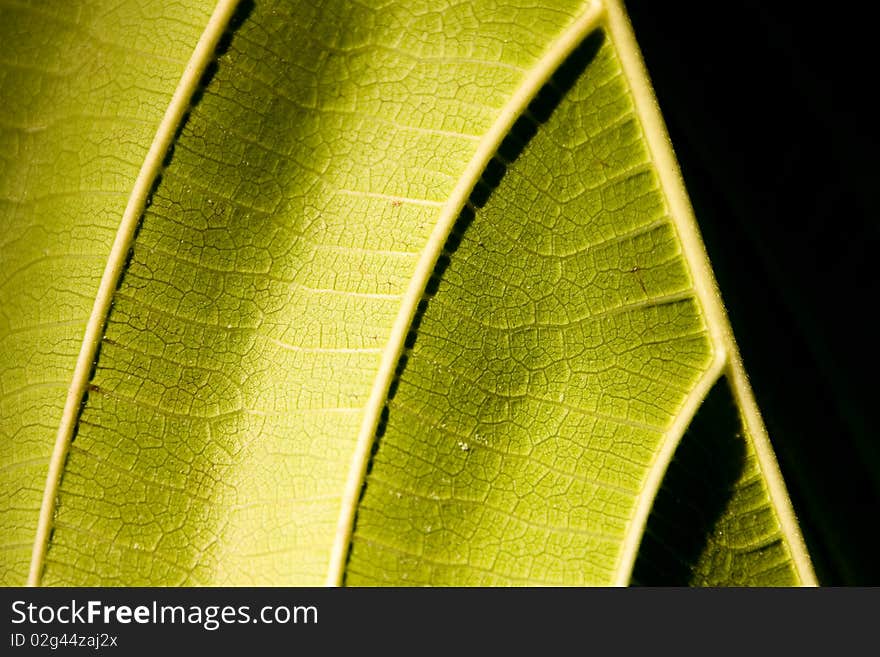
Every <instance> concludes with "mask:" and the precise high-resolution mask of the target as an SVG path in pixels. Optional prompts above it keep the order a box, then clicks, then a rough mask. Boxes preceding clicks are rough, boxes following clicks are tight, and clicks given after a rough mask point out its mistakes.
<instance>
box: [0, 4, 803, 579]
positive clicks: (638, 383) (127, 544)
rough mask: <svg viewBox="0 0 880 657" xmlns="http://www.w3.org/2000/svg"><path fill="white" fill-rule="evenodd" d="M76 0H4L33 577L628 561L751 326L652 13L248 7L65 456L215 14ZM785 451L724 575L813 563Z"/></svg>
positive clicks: (127, 290)
mask: <svg viewBox="0 0 880 657" xmlns="http://www.w3.org/2000/svg"><path fill="white" fill-rule="evenodd" d="M66 7H67V6H66V5H64V6H61V7H55V6H53V7H52V9H51V12H50V10H49V9H46V8H38V9H35V8H33V7H29V6H19V5H11V4H4V5H3V9H2V11H3V16H2V17H0V25H2V26H3V27H2V28H0V29H3V30H4V37H3V39H2V43H3V44H4V46H3V47H4V50H3V57H2V64H0V75H2V76H3V77H2V78H0V83H2V85H3V87H2V88H3V92H2V93H3V100H4V103H3V106H4V107H6V108H8V109H6V110H4V114H3V116H2V126H0V127H2V132H0V134H2V135H3V143H2V148H0V152H2V157H3V158H4V160H3V162H4V170H3V174H2V177H0V189H2V205H0V211H2V214H0V222H2V235H3V238H2V244H3V245H2V267H0V272H2V273H0V276H2V279H0V285H2V287H0V294H2V295H3V296H2V298H0V303H2V309H3V313H2V316H0V322H2V323H0V344H2V348H0V353H2V359H3V360H2V361H0V367H2V369H0V375H2V376H0V386H2V390H0V430H2V432H3V436H4V440H3V442H2V445H0V459H2V461H0V468H2V470H0V472H2V484H0V485H2V486H3V491H4V499H5V500H7V503H6V504H5V505H4V508H3V509H0V513H2V515H0V523H2V525H0V526H2V527H3V530H4V531H3V536H4V538H3V541H4V545H3V550H2V551H0V553H2V555H3V556H2V557H0V560H2V563H3V566H2V571H0V572H2V577H3V581H4V582H5V583H18V582H21V581H23V580H24V578H25V577H26V576H27V571H28V569H29V567H30V568H31V570H34V569H36V571H37V572H36V573H33V572H32V576H36V578H37V581H39V582H40V583H42V584H46V585H58V584H60V585H68V584H79V585H81V584H86V585H91V584H114V585H158V584H162V585H183V584H185V585H216V584H297V585H314V584H320V583H323V582H325V581H330V582H331V583H336V582H339V581H343V580H344V582H345V583H347V584H378V583H395V584H433V585H446V584H454V585H460V584H484V585H485V584H577V585H583V584H621V583H626V582H627V581H628V579H629V575H630V570H631V569H632V566H633V562H634V561H635V558H636V551H637V548H638V546H639V544H640V541H641V536H642V532H643V530H644V525H645V522H646V520H647V516H648V512H649V511H650V508H651V505H652V503H653V501H654V495H655V493H656V491H657V489H658V487H659V486H660V483H661V480H662V477H663V474H664V472H665V470H666V464H667V463H668V462H669V460H670V459H671V458H672V454H673V452H674V451H675V448H676V446H677V444H678V441H679V439H680V438H681V436H682V434H683V432H684V430H685V428H686V427H687V425H688V423H689V422H690V419H691V416H692V415H693V414H694V413H695V412H696V411H697V409H698V407H699V406H700V403H701V401H702V399H703V397H704V396H705V395H706V394H707V392H708V390H709V389H710V387H711V386H712V385H713V383H714V382H715V381H716V380H717V379H718V377H719V376H720V375H722V373H723V372H726V371H727V370H725V368H726V367H728V365H729V363H730V362H731V361H730V358H732V356H731V355H730V354H731V350H730V348H731V346H732V343H731V344H727V343H724V342H723V341H719V335H721V336H723V335H724V330H726V329H724V328H723V327H721V328H719V327H718V321H719V319H718V315H717V313H716V314H713V313H712V312H711V311H709V310H708V309H707V307H706V303H707V301H706V298H705V295H704V294H703V293H702V292H701V291H700V290H701V289H708V288H710V287H711V285H712V284H711V279H708V280H707V279H706V276H707V274H706V272H705V271H704V268H702V265H700V266H696V265H695V264H694V262H693V255H692V251H689V250H688V248H685V247H684V246H683V243H684V242H683V235H682V230H683V229H682V226H683V225H686V224H683V223H682V222H683V221H686V218H684V219H682V218H681V217H678V216H676V213H675V208H674V204H672V205H671V204H670V202H669V193H670V192H669V190H668V189H667V187H668V183H667V182H665V179H664V174H663V173H662V168H663V165H662V163H661V164H658V160H657V159H656V157H655V155H656V153H655V150H653V148H654V147H652V145H651V140H650V138H649V135H650V132H651V130H652V128H651V126H650V125H647V126H646V124H645V122H644V121H643V117H642V115H641V114H640V112H641V111H642V109H641V108H640V106H639V101H638V98H637V94H635V95H634V92H633V89H632V87H631V82H632V73H631V72H629V71H627V69H626V67H624V66H623V65H622V64H621V49H624V50H625V49H626V48H628V47H630V46H628V45H626V44H621V43H620V42H618V39H617V34H618V32H615V30H614V29H610V28H609V25H612V27H613V24H611V23H608V21H609V20H610V19H609V18H608V16H609V15H610V16H617V15H618V14H606V13H605V9H604V7H603V6H602V4H600V3H597V2H593V3H591V2H575V1H573V0H571V1H568V0H567V1H565V2H554V3H547V6H541V5H536V4H535V3H533V2H516V1H510V2H505V3H504V6H497V5H496V3H488V2H485V3H484V2H475V3H469V4H449V5H447V4H445V3H431V4H429V5H424V6H422V5H420V4H418V3H415V4H414V3H410V2H406V3H404V2H400V3H393V2H392V3H383V4H381V6H380V4H378V3H375V4H374V3H347V2H329V3H325V4H324V5H321V6H314V5H313V4H312V3H305V2H303V3H299V2H296V3H286V2H256V3H253V4H251V3H246V2H245V3H242V4H241V5H240V6H239V10H238V13H237V14H236V16H235V18H234V24H233V25H231V26H230V31H229V33H228V34H227V35H226V36H225V37H224V38H223V39H222V40H221V44H220V47H219V50H218V52H217V55H216V60H215V61H214V62H213V63H212V64H211V65H210V66H209V67H208V73H207V75H206V76H205V77H204V78H203V79H202V84H201V85H200V87H199V88H198V89H197V90H194V91H193V94H192V98H191V107H190V109H189V110H188V112H187V114H186V116H185V118H184V120H182V121H181V123H180V125H179V126H178V127H177V135H176V137H175V139H174V142H173V147H172V148H171V149H169V151H168V152H167V153H166V154H165V156H164V162H163V165H162V167H161V168H160V169H159V170H157V171H156V175H155V177H154V180H153V181H152V192H151V194H150V196H149V199H148V202H147V203H146V204H145V206H144V208H143V212H142V214H141V215H140V219H139V224H138V227H137V232H136V234H135V235H134V236H133V238H132V240H131V244H130V249H129V250H128V251H127V253H126V256H125V262H124V263H121V265H122V269H123V273H122V276H121V277H120V278H119V279H118V281H116V285H115V290H114V291H113V292H112V304H111V305H110V309H109V312H108V313H107V316H106V317H105V318H102V321H103V322H104V324H103V331H102V335H101V336H100V343H99V344H98V345H97V347H98V348H97V351H96V354H95V356H96V357H95V361H94V363H93V364H92V368H91V370H90V371H89V372H88V374H89V376H88V382H89V383H88V388H87V390H86V393H85V394H84V395H83V396H82V399H81V400H79V401H80V402H81V404H80V406H79V410H78V414H77V416H76V424H75V427H73V429H74V430H73V432H72V436H71V438H72V439H71V440H70V442H69V444H64V445H62V448H63V449H64V450H65V451H64V454H65V455H66V458H65V460H64V462H63V470H62V472H61V476H60V479H59V480H58V481H57V482H53V480H52V477H51V476H50V477H49V479H48V480H47V478H46V466H47V463H48V460H49V454H50V453H51V452H52V448H53V443H52V438H53V436H54V435H55V428H56V427H57V425H58V422H59V421H63V420H60V419H59V418H61V415H62V407H63V406H64V398H65V394H66V391H67V387H68V385H69V381H70V378H71V372H72V370H73V369H74V368H75V367H76V359H77V353H78V352H80V347H81V343H82V335H83V331H84V327H85V325H86V321H87V320H88V318H89V313H90V311H91V312H94V311H92V305H93V302H94V299H95V295H96V290H97V289H98V284H99V281H101V280H102V273H101V272H102V271H103V270H104V265H105V262H106V261H107V258H108V257H112V256H108V254H109V253H111V250H110V244H111V242H112V241H113V239H114V233H115V231H116V229H117V225H118V223H119V216H120V215H121V214H122V211H123V208H124V207H125V203H126V198H127V196H128V194H129V192H130V190H131V188H132V186H133V184H134V180H135V178H136V177H137V175H138V170H139V167H140V166H141V164H142V162H143V161H144V159H145V158H146V157H147V155H146V154H147V149H148V147H149V144H150V143H151V142H152V140H153V132H155V130H156V126H158V125H159V123H160V120H161V117H162V115H163V112H164V111H165V108H166V106H167V105H168V103H169V102H171V97H172V95H173V94H175V89H178V92H179V87H177V85H178V80H179V79H180V78H181V75H182V73H183V71H184V68H185V66H186V62H187V60H188V58H189V57H190V53H191V52H192V49H193V48H194V46H195V44H196V42H197V41H199V39H200V37H201V36H202V32H203V31H204V30H205V25H206V24H207V22H208V16H209V15H210V14H211V11H212V9H213V7H211V6H205V7H201V8H196V7H195V5H193V6H192V7H190V6H188V7H187V9H186V11H187V12H188V13H186V14H175V13H173V11H172V10H169V9H167V8H165V7H161V8H160V7H158V6H157V7H152V6H150V5H149V4H147V3H139V2H127V3H122V5H121V6H117V4H115V3H114V4H112V6H111V5H108V6H104V5H102V3H100V2H96V3H92V4H90V3H84V4H83V5H82V6H81V7H80V6H78V7H77V9H75V10H69V11H70V13H69V15H62V14H63V12H65V11H68V10H67V9H66ZM612 7H614V5H612ZM111 9H112V11H111ZM177 11H181V12H182V11H183V10H180V9H178V10H177ZM614 11H615V12H616V11H618V9H617V8H614ZM52 12H55V13H52ZM107 21H110V22H109V23H107ZM38 28H39V29H38ZM232 28H234V32H233V31H232ZM44 34H51V35H52V38H51V39H48V38H47V37H43V36H41V35H44ZM107 34H110V35H112V37H108V36H106V35H107ZM156 35H161V36H162V39H161V40H159V39H157V38H156ZM110 38H116V39H118V43H115V42H111V41H109V40H108V39H110ZM11 43H16V44H20V43H26V44H27V47H21V46H18V47H17V48H11V47H9V46H6V45H5V44H11ZM578 45H579V46H580V47H578V48H575V47H576V46H578ZM27 48H30V49H31V50H32V53H31V54H30V55H28V50H27ZM75 49H79V51H78V52H85V53H87V54H91V55H92V56H91V57H80V58H77V57H71V56H70V55H71V52H70V51H71V50H75ZM572 51H573V53H572ZM70 61H75V62H86V63H81V64H78V65H77V66H76V67H73V68H65V66H67V65H68V64H67V63H68V62H70ZM133 62H134V63H133ZM205 63H206V62H205ZM90 66H93V67H94V71H92V69H90V68H89V67H90ZM554 73H555V75H554V76H553V77H552V79H551V74H554ZM96 76H98V77H96ZM101 76H103V77H101ZM102 80H103V81H104V82H103V83H102ZM542 88H543V91H542V92H541V94H540V95H539V94H538V91H539V90H540V89H542ZM13 95H15V97H16V99H17V100H16V102H14V103H12V102H6V101H7V99H10V98H12V97H13ZM99 115H100V116H101V117H103V118H98V116H99ZM517 117H521V118H520V119H519V120H518V121H517V122H516V124H515V125H514V120H515V119H516V118H517ZM493 155H494V156H495V157H494V159H491V161H490V158H492V156H493ZM480 177H482V179H481V180H480V179H479V178H480ZM465 200H467V203H465ZM456 217H458V219H457V223H455V227H454V229H452V233H451V236H450V234H449V233H450V229H451V228H452V223H453V220H455V219H456ZM444 245H445V247H444ZM429 275H430V279H429V278H428V277H429ZM709 276H710V275H709ZM105 278H106V274H105ZM700 286H702V287H700ZM722 319H723V317H722ZM713 323H714V324H713ZM734 352H735V347H734ZM732 380H735V381H738V379H736V377H733V378H732ZM737 403H739V404H741V405H742V403H743V398H742V396H741V395H740V396H738V397H737ZM377 424H378V426H377ZM745 424H748V423H747V422H745V423H744V426H745ZM741 428H743V427H741ZM749 431H750V430H749V429H747V428H743V431H741V432H740V433H741V434H744V435H746V436H747V439H746V448H745V449H746V450H751V451H749V452H748V453H749V454H753V455H754V454H755V453H756V452H755V451H754V450H755V448H754V446H753V443H754V440H753V438H754V436H752V435H751V433H750V432H749ZM371 448H372V449H371ZM760 449H761V448H760V447H759V451H760ZM749 458H750V459H752V457H749ZM766 458H767V457H766V456H765V457H764V461H761V460H760V459H757V457H756V458H754V459H752V460H750V461H748V463H749V464H750V465H749V466H748V468H745V466H744V467H743V468H741V475H742V476H741V478H740V479H739V480H738V481H740V483H738V484H737V485H736V486H733V487H732V488H731V490H732V491H733V492H732V493H731V494H729V495H727V496H726V497H725V499H726V500H728V502H729V505H730V506H729V509H730V510H729V513H728V515H729V516H730V517H731V518H732V519H728V520H722V521H720V522H722V524H723V523H726V524H723V526H724V527H735V525H736V524H737V522H740V521H739V520H737V518H740V517H741V516H743V514H744V513H745V512H746V511H750V510H753V509H757V508H760V509H761V510H762V511H761V512H762V514H763V515H762V516H761V518H762V519H761V524H760V527H758V528H757V529H755V530H754V531H752V532H751V533H749V532H748V531H745V532H743V531H739V530H737V531H736V532H734V533H736V536H737V537H738V538H737V540H736V541H721V540H708V541H704V543H705V549H704V551H703V552H702V555H703V556H702V557H701V558H699V559H697V560H696V561H695V562H694V564H693V568H692V573H697V575H694V576H693V581H695V582H701V583H709V584H725V583H740V582H746V583H748V582H751V581H756V582H761V583H798V582H800V581H802V580H805V579H806V580H808V579H809V578H808V577H807V578H804V577H803V573H804V572H807V571H805V570H804V568H805V566H803V565H801V566H798V565H797V563H796V561H797V558H796V556H793V549H794V550H795V551H796V549H797V545H796V543H797V540H798V537H797V535H796V534H795V535H793V534H792V533H791V531H790V530H786V528H785V523H784V522H783V520H784V517H785V514H786V513H790V510H788V508H787V507H786V506H785V504H787V500H786V499H784V498H782V501H781V502H780V498H779V495H778V494H776V497H775V498H774V496H773V493H772V490H773V488H772V486H769V487H768V485H765V480H766V477H768V476H771V477H772V474H773V473H772V472H770V474H769V475H768V471H767V469H766V466H765V462H766ZM770 458H771V459H772V454H771V455H770ZM743 462H744V463H745V461H743ZM667 485H668V484H667ZM56 487H57V489H56ZM47 490H48V491H49V494H48V499H49V500H50V502H51V504H50V505H49V507H46V505H45V504H44V508H43V516H44V518H48V520H47V522H48V521H51V522H50V524H51V530H52V531H51V534H47V535H46V540H45V544H40V539H39V537H38V539H37V541H36V543H35V541H34V534H35V528H36V525H37V522H38V516H39V514H40V499H41V497H42V496H43V495H44V491H47ZM782 490H783V492H784V489H782ZM661 498H662V495H661ZM47 508H48V512H50V513H51V516H46V513H47ZM749 517H751V516H749ZM743 522H745V521H743ZM719 526H721V525H719ZM792 541H794V543H792ZM661 542H662V543H664V544H669V545H672V544H673V542H672V541H671V540H670V539H669V538H668V537H665V536H664V537H661ZM792 545H794V548H792ZM32 551H33V553H34V554H35V555H38V556H39V560H38V561H36V562H34V563H37V564H38V565H37V566H36V567H34V566H29V563H30V562H31V553H32ZM768 551H770V552H772V555H771V557H766V555H767V554H769V552H768ZM734 553H742V554H746V555H751V557H749V558H747V559H745V560H744V561H742V562H736V563H737V564H740V563H743V564H745V565H736V567H733V566H731V565H730V564H731V563H733V562H732V561H731V559H732V558H733V557H731V555H732V554H734ZM752 557H754V558H752ZM768 559H769V560H770V561H772V568H771V567H769V566H767V563H768ZM768 568H769V569H770V570H772V572H773V573H774V577H773V578H771V579H769V580H766V581H765V580H761V579H760V577H759V575H761V574H762V573H765V572H768ZM806 568H807V569H808V562H807V566H806ZM799 569H800V572H799ZM328 571H329V575H328ZM328 577H329V579H328Z"/></svg>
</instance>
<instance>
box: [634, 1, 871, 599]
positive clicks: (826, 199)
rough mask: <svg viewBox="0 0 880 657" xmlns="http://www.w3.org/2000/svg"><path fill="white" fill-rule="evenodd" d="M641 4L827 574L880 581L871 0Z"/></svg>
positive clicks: (737, 314) (743, 340) (757, 376)
mask: <svg viewBox="0 0 880 657" xmlns="http://www.w3.org/2000/svg"><path fill="white" fill-rule="evenodd" d="M625 4H626V8H627V11H628V12H629V14H630V18H631V20H632V24H633V28H634V30H635V34H636V38H637V40H638V42H639V45H640V47H641V49H642V53H643V55H644V58H645V63H646V66H647V68H648V71H649V74H650V76H651V79H652V82H653V85H654V88H655V92H656V94H657V98H658V101H659V104H660V108H661V111H662V113H663V116H664V118H665V120H666V123H667V127H668V129H669V132H670V137H671V139H672V143H673V145H674V148H675V150H676V154H677V156H678V159H679V162H680V164H681V167H682V173H683V175H684V178H685V183H686V186H687V189H688V192H689V194H690V196H691V200H692V202H693V204H694V209H695V212H696V215H697V219H698V222H699V224H700V229H701V231H702V233H703V237H704V240H705V242H706V247H707V250H708V252H709V256H710V259H711V261H712V265H713V268H714V270H715V273H716V277H717V279H718V282H719V286H720V288H721V292H722V296H723V297H724V300H725V304H726V305H727V307H728V312H729V314H730V318H731V322H732V324H733V329H734V333H735V335H736V337H737V341H738V343H739V345H740V349H741V352H742V355H743V360H744V362H745V366H746V370H747V371H748V372H749V375H750V379H751V382H752V385H753V387H754V389H755V393H756V396H757V398H758V403H759V405H760V407H761V410H762V413H763V414H764V417H765V421H766V423H767V425H768V429H769V432H770V437H771V440H772V442H773V445H774V448H775V450H776V453H777V457H778V458H779V461H780V467H781V468H782V471H783V476H784V477H785V479H786V483H787V485H788V488H789V492H790V494H791V497H792V501H793V503H794V505H795V510H796V512H797V514H798V518H799V521H800V523H801V526H802V528H803V530H804V533H805V535H806V539H807V542H808V547H809V549H810V551H811V553H812V555H813V558H814V562H815V566H816V569H817V571H818V574H819V577H820V581H821V583H823V584H831V585H843V584H873V585H876V584H880V560H878V559H877V558H876V554H877V542H876V539H877V533H878V532H877V524H878V520H880V442H878V440H877V435H876V434H877V432H876V428H875V427H876V422H875V420H874V417H875V415H874V413H875V412H876V406H877V402H876V401H875V397H876V394H875V393H876V390H877V386H876V384H875V375H874V372H875V371H876V366H877V355H876V349H877V347H876V344H874V340H875V338H876V337H877V330H876V328H875V326H876V324H875V320H874V319H873V313H872V312H871V311H872V309H873V306H874V305H875V303H876V301H877V292H878V289H880V286H878V273H877V268H878V265H877V264H876V262H875V259H876V254H877V253H878V247H880V239H878V236H880V222H878V211H877V207H878V205H877V202H878V198H877V196H878V188H880V175H878V174H880V167H878V163H877V158H878V138H877V128H876V122H877V120H878V112H877V105H876V104H875V101H874V100H873V98H872V92H873V87H874V86H875V85H876V78H877V77H878V76H877V71H876V69H877V63H878V57H877V54H876V36H875V34H873V33H872V32H875V31H876V30H875V28H874V23H873V22H872V21H871V20H869V17H868V15H867V14H868V8H869V7H870V5H868V4H864V5H862V8H858V7H855V8H853V7H854V5H853V4H848V5H841V7H845V9H843V8H842V9H840V10H833V11H832V5H828V4H819V5H809V4H807V3H802V4H800V5H799V6H798V5H795V4H793V3H786V2H764V3H761V2H751V1H746V2H741V3H724V4H722V3H714V2H693V1H684V2H675V3H668V2H657V1H656V0H638V1H637V0H630V1H629V2H626V3H625ZM855 4H856V5H858V3H855Z"/></svg>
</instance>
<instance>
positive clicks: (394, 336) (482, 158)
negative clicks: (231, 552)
mask: <svg viewBox="0 0 880 657" xmlns="http://www.w3.org/2000/svg"><path fill="white" fill-rule="evenodd" d="M604 15H605V8H604V6H603V0H593V1H592V2H591V3H590V5H589V7H588V8H587V10H586V11H585V12H584V13H583V14H582V15H581V16H580V17H579V18H578V19H577V20H575V21H574V23H572V25H571V26H569V27H568V29H566V30H565V32H563V33H562V35H560V37H559V38H558V39H557V40H556V41H555V42H554V43H553V44H552V45H551V46H550V48H549V49H548V50H547V52H546V53H545V54H544V56H543V57H542V58H541V59H540V60H539V61H538V63H537V64H536V65H535V66H534V67H533V68H532V69H531V70H530V71H529V73H528V74H527V75H526V76H525V78H524V79H523V81H522V82H521V83H520V85H519V87H518V88H517V89H516V91H515V92H514V93H513V94H512V95H511V97H510V99H509V100H508V101H507V103H506V104H505V105H504V107H503V108H502V109H501V111H500V112H499V114H498V117H497V118H496V119H495V121H494V122H493V124H492V126H491V127H490V128H489V130H488V131H487V132H486V133H485V134H484V135H483V137H482V139H480V143H479V144H478V145H477V150H476V152H475V153H474V155H473V157H472V158H471V160H470V162H468V165H467V167H466V168H465V169H464V171H463V173H462V175H461V177H460V178H459V179H458V182H457V183H456V185H455V188H454V189H453V190H452V193H451V194H450V196H449V199H448V200H447V201H446V203H445V204H444V205H443V208H442V210H441V211H440V214H439V216H438V218H437V223H436V224H435V226H434V230H433V231H432V232H431V235H430V237H429V238H428V241H427V243H426V245H425V248H424V249H423V250H422V254H421V256H419V261H418V263H416V268H415V271H414V273H413V276H412V278H411V279H410V282H409V286H408V287H407V291H406V294H405V295H404V298H403V301H402V305H401V308H400V311H399V312H398V314H397V317H396V318H395V320H394V325H393V326H392V328H391V333H390V334H389V339H388V343H387V345H386V347H385V350H384V351H383V353H382V359H381V361H380V363H379V369H378V371H377V373H376V378H375V379H374V381H373V387H372V389H371V390H370V397H369V399H368V401H367V406H366V408H365V410H364V418H363V421H362V423H361V427H360V431H359V432H358V436H357V442H356V444H355V450H354V455H353V457H352V461H351V466H350V468H349V475H348V479H347V481H346V486H345V489H344V491H343V495H342V506H341V509H340V514H339V521H338V524H337V527H336V536H335V538H334V541H333V546H332V549H331V553H330V563H329V568H328V572H327V585H328V586H339V585H341V583H342V578H343V575H344V572H345V565H346V559H347V556H348V550H349V547H350V544H351V536H352V532H353V530H354V520H355V515H356V512H357V503H358V499H359V496H360V491H361V488H362V487H363V484H364V477H365V476H366V471H367V465H368V463H369V458H370V452H371V448H372V445H373V440H374V438H375V435H376V430H377V428H378V425H379V418H380V416H381V413H382V408H383V406H384V405H385V399H386V397H387V395H388V389H389V387H390V386H391V381H392V379H393V376H394V371H395V368H396V366H397V363H398V361H399V360H400V356H401V354H402V353H403V347H404V343H405V340H406V335H407V333H408V332H409V328H410V326H411V325H412V321H413V317H414V316H415V312H416V308H417V307H418V304H419V301H420V300H421V299H422V296H423V295H424V291H425V288H426V287H427V284H428V280H429V278H430V277H431V274H432V272H433V271H434V268H435V266H436V264H437V259H438V258H439V257H440V253H441V252H442V250H443V245H444V244H445V243H446V240H447V238H448V237H449V234H450V232H451V231H452V227H453V226H454V224H455V220H456V219H457V218H458V216H459V214H461V211H462V209H463V208H464V205H465V203H466V202H467V199H468V197H469V196H470V194H471V192H472V191H473V189H474V187H475V186H476V184H477V182H479V180H480V176H481V175H482V174H483V172H484V171H485V170H486V167H487V166H488V164H489V162H490V160H491V159H492V157H493V156H494V155H495V153H496V152H497V151H498V148H499V147H500V146H501V142H502V141H503V140H504V138H505V137H506V136H507V134H508V133H509V132H510V130H511V129H512V128H513V124H514V123H515V122H516V120H517V119H518V118H519V117H520V116H521V115H522V114H523V113H524V112H525V110H526V108H527V107H528V105H529V103H530V102H531V101H532V100H534V98H535V97H536V96H537V94H538V92H539V91H540V90H541V87H543V86H544V84H545V83H546V82H547V81H548V80H549V79H550V77H551V76H552V75H553V73H554V72H556V70H557V69H558V68H559V67H560V66H561V65H562V63H563V62H564V61H565V59H566V58H567V57H568V56H569V55H570V54H571V53H572V52H573V51H574V49H575V48H577V46H578V45H580V44H581V42H582V41H583V40H584V39H585V38H586V37H587V36H588V35H589V34H590V33H591V32H592V31H593V30H594V29H596V28H597V27H598V26H599V25H600V24H601V22H602V20H603V17H604Z"/></svg>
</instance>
